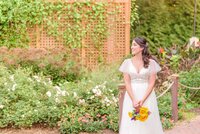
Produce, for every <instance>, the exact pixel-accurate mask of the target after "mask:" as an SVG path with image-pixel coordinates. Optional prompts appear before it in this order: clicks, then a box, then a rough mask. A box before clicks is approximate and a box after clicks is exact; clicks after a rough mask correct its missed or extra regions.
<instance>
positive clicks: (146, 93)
mask: <svg viewBox="0 0 200 134" xmlns="http://www.w3.org/2000/svg"><path fill="white" fill-rule="evenodd" d="M131 52H132V54H133V57H131V58H129V59H125V60H124V62H123V63H122V64H121V66H120V68H119V71H121V72H123V76H124V82H125V85H126V93H125V96H124V101H123V108H122V118H121V123H120V128H119V134H164V132H163V129H162V124H161V121H160V115H159V111H158V106H157V100H156V95H155V92H154V90H153V87H154V84H155V81H156V77H157V75H156V74H157V72H159V71H160V70H161V68H160V66H159V64H158V63H157V62H156V61H155V60H154V59H153V58H152V57H151V55H150V54H149V52H148V43H147V41H146V40H145V39H144V38H142V37H136V38H135V39H134V40H133V42H132V46H131ZM142 106H144V107H146V108H148V109H149V111H150V112H151V114H150V115H149V117H148V119H147V120H146V121H144V122H141V121H139V120H136V121H135V120H131V118H130V117H129V115H128V113H129V112H131V111H133V109H135V110H136V111H138V110H139V109H140V107H142Z"/></svg>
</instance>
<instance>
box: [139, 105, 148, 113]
mask: <svg viewBox="0 0 200 134" xmlns="http://www.w3.org/2000/svg"><path fill="white" fill-rule="evenodd" d="M148 111H149V110H148V108H146V107H141V108H140V112H139V113H140V115H143V114H147V115H148Z"/></svg>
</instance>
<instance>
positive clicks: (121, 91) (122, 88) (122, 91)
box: [118, 83, 126, 125]
mask: <svg viewBox="0 0 200 134" xmlns="http://www.w3.org/2000/svg"><path fill="white" fill-rule="evenodd" d="M118 89H119V125H120V124H121V117H122V107H123V101H124V95H125V91H126V86H125V84H124V83H121V84H119V85H118Z"/></svg>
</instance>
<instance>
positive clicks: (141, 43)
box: [133, 37, 154, 68]
mask: <svg viewBox="0 0 200 134" xmlns="http://www.w3.org/2000/svg"><path fill="white" fill-rule="evenodd" d="M133 40H134V41H135V42H136V43H137V44H138V45H139V46H140V47H142V48H143V50H142V59H143V61H144V67H145V68H147V67H148V66H149V59H154V58H153V57H152V56H151V54H150V53H149V49H148V43H147V40H146V39H145V38H143V37H136V38H134V39H133Z"/></svg>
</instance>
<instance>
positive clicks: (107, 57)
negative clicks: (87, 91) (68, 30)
mask: <svg viewBox="0 0 200 134" xmlns="http://www.w3.org/2000/svg"><path fill="white" fill-rule="evenodd" d="M70 2H73V1H70ZM109 2H110V3H112V4H111V6H109V7H108V9H107V10H108V11H113V10H118V11H120V13H118V14H111V15H109V17H107V20H106V21H107V22H108V32H109V36H108V38H107V39H105V40H102V42H103V43H104V46H103V49H102V52H101V54H102V56H103V59H104V61H105V62H107V63H112V62H116V61H119V60H121V59H122V58H123V57H124V56H125V55H127V54H129V51H130V46H129V42H130V4H131V3H130V0H113V1H109ZM116 8H117V9H116ZM60 21H62V23H63V24H67V23H70V20H69V21H67V22H64V21H63V20H62V19H61V20H60ZM91 25H93V26H94V25H95V22H94V23H93V24H91ZM62 31H64V29H63V28H62V27H61V28H60V31H59V32H62ZM28 33H29V36H30V46H31V47H35V48H54V47H63V46H64V45H63V39H60V40H58V39H56V38H54V37H52V36H49V35H48V34H47V31H46V30H45V28H44V26H40V27H39V26H35V27H31V28H29V29H28ZM82 44H83V47H82V48H81V49H79V50H78V51H79V53H80V55H79V56H81V60H82V64H83V65H84V66H86V67H89V68H91V69H94V68H95V67H96V66H98V57H99V54H100V52H99V51H98V50H97V49H96V48H95V47H94V44H93V42H92V40H91V38H90V35H89V33H88V34H87V36H86V37H85V38H84V39H82Z"/></svg>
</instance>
